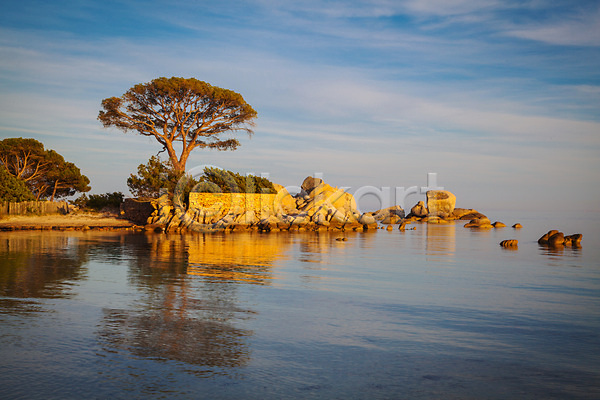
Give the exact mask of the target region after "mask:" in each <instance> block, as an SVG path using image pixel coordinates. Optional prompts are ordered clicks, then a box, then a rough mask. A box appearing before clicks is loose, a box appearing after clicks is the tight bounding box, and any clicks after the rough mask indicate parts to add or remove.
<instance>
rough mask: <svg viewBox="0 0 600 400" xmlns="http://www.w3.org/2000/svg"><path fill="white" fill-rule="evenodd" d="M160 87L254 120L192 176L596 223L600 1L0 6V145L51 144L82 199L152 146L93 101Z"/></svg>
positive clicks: (183, 0) (121, 183) (67, 1)
mask: <svg viewBox="0 0 600 400" xmlns="http://www.w3.org/2000/svg"><path fill="white" fill-rule="evenodd" d="M163 76H164V77H171V76H179V77H185V78H189V77H194V78H196V79H199V80H202V81H206V82H208V83H210V84H212V85H215V86H219V87H223V88H227V89H231V90H234V91H236V92H238V93H240V94H242V95H243V96H244V99H245V100H246V101H247V102H248V103H249V104H250V105H252V107H253V108H254V109H255V110H256V111H257V112H258V118H257V120H256V126H255V128H254V134H253V135H252V136H251V137H248V136H247V135H245V134H240V135H241V136H236V137H238V138H239V140H240V142H241V146H240V147H239V148H238V149H237V150H236V151H231V152H225V151H207V150H197V151H196V152H194V153H193V154H192V155H191V157H190V158H189V160H188V164H187V168H188V169H191V168H194V167H197V166H200V165H216V166H219V167H221V168H225V169H228V170H232V171H235V172H238V173H242V174H245V173H250V172H251V173H255V174H268V176H269V177H270V179H271V180H272V181H274V182H276V183H279V184H282V185H284V186H289V187H290V188H291V187H293V186H299V185H300V184H301V183H302V181H303V180H304V178H305V177H307V176H314V175H317V176H322V177H323V178H324V180H325V181H326V182H327V183H329V184H331V185H333V186H338V187H344V188H348V189H347V190H348V191H349V192H351V193H361V196H360V198H359V199H358V201H359V206H360V207H362V208H363V209H364V208H373V205H372V203H373V201H376V199H377V198H381V199H382V200H383V203H384V204H383V205H390V204H400V205H403V206H404V207H405V209H406V208H408V209H410V207H411V206H412V205H414V204H415V203H416V202H417V201H419V200H424V198H425V196H424V195H423V194H421V193H417V194H411V195H410V196H408V197H406V196H404V195H402V193H406V192H410V189H409V188H410V187H417V188H421V187H427V186H431V185H428V182H427V178H428V174H430V173H435V174H437V175H436V177H437V180H436V183H437V186H438V187H443V188H444V189H446V190H450V191H451V192H453V193H454V194H455V195H456V197H457V207H464V208H476V209H478V210H479V211H481V212H484V213H485V212H486V211H487V210H523V211H533V210H540V211H555V212H569V210H573V211H597V210H598V205H599V199H600V2H598V1H597V0H594V1H586V0H578V1H573V0H530V1H527V0H522V1H512V0H477V1H475V0H422V1H419V0H406V1H402V0H397V1H388V0H372V1H354V0H348V1H313V0H308V1H297V0H294V1H291V0H289V1H288V0H282V1H268V0H253V1H231V0H221V1H218V2H215V1H202V0H199V1H193V0H169V1H162V0H149V1H141V0H126V1H125V0H124V1H120V0H102V1H91V0H54V1H47V0H40V1H37V0H36V1H34V0H21V1H18V2H14V1H7V0H3V1H2V13H1V14H0V138H2V139H3V138H8V137H31V138H35V139H37V140H39V141H41V142H42V143H44V145H45V146H46V148H50V149H54V150H56V151H57V152H59V153H60V154H61V155H63V156H64V157H65V159H66V160H67V161H70V162H73V163H75V164H76V165H77V166H78V167H79V168H80V169H81V171H82V173H83V174H85V175H86V176H88V177H89V178H90V180H91V186H92V191H91V192H90V193H106V192H113V191H122V192H124V193H126V194H128V188H127V185H126V181H127V177H128V176H129V175H130V174H131V173H135V172H136V170H137V166H138V165H139V164H142V163H146V162H147V160H148V159H149V158H150V157H151V156H152V155H155V154H157V153H158V152H159V151H160V150H161V147H160V146H159V145H158V143H157V142H155V141H153V140H152V139H150V138H147V137H142V136H140V135H137V134H135V133H126V134H125V133H123V132H121V131H118V130H116V129H107V128H103V127H102V125H101V123H100V122H99V121H98V120H97V116H98V112H99V111H100V104H101V101H102V99H104V98H108V97H112V96H120V95H122V94H123V93H125V92H126V91H127V90H128V89H129V88H130V87H132V86H133V85H135V84H138V83H144V82H149V81H151V80H152V79H155V78H158V77H163ZM385 188H390V190H389V191H387V189H385ZM370 191H371V192H373V193H372V194H366V195H365V193H369V192H370ZM377 191H379V193H382V194H379V195H376V194H374V193H377ZM419 191H420V189H419ZM388 192H389V193H390V195H389V196H388V195H387V193H388ZM396 193H398V195H395V194H396ZM374 208H377V207H374Z"/></svg>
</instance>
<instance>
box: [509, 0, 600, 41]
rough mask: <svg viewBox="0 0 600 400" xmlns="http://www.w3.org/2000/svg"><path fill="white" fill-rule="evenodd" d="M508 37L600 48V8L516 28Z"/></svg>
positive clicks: (510, 31)
mask: <svg viewBox="0 0 600 400" xmlns="http://www.w3.org/2000/svg"><path fill="white" fill-rule="evenodd" d="M507 34H508V35H511V36H514V37H519V38H523V39H530V40H535V41H539V42H544V43H548V44H554V45H566V46H594V47H597V46H600V6H597V7H596V9H595V10H581V11H580V12H578V13H576V14H573V15H566V16H564V17H562V18H553V19H551V20H548V21H543V22H542V23H532V24H529V26H525V27H515V28H513V29H512V30H509V31H508V32H507Z"/></svg>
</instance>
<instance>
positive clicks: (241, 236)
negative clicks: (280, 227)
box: [186, 232, 291, 285]
mask: <svg viewBox="0 0 600 400" xmlns="http://www.w3.org/2000/svg"><path fill="white" fill-rule="evenodd" d="M290 244H291V238H290V236H289V235H287V234H260V233H256V232H240V233H236V234H234V235H201V236H193V237H190V238H188V240H187V244H186V248H187V254H188V265H187V273H188V274H190V275H196V276H202V277H205V278H210V279H220V280H225V281H231V282H243V283H252V284H261V285H264V284H269V282H270V280H271V279H273V273H272V267H273V264H274V263H275V261H276V260H278V259H281V258H284V257H285V251H286V249H287V248H288V247H289V246H290Z"/></svg>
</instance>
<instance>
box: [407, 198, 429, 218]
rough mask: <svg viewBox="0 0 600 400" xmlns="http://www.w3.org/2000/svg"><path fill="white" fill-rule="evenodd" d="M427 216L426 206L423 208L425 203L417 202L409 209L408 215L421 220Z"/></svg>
mask: <svg viewBox="0 0 600 400" xmlns="http://www.w3.org/2000/svg"><path fill="white" fill-rule="evenodd" d="M428 214H429V210H427V206H425V202H423V201H419V202H418V203H417V204H415V205H414V206H413V208H411V209H410V215H411V216H415V217H419V218H423V217H426V216H427V215H428Z"/></svg>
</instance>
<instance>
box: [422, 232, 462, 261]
mask: <svg viewBox="0 0 600 400" xmlns="http://www.w3.org/2000/svg"><path fill="white" fill-rule="evenodd" d="M421 226H422V227H423V228H424V230H425V235H426V240H425V251H426V254H427V256H428V257H427V259H428V260H435V261H448V260H449V257H450V256H454V254H455V253H456V229H457V227H456V226H455V225H454V224H453V223H452V224H448V225H436V224H422V225H421Z"/></svg>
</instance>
